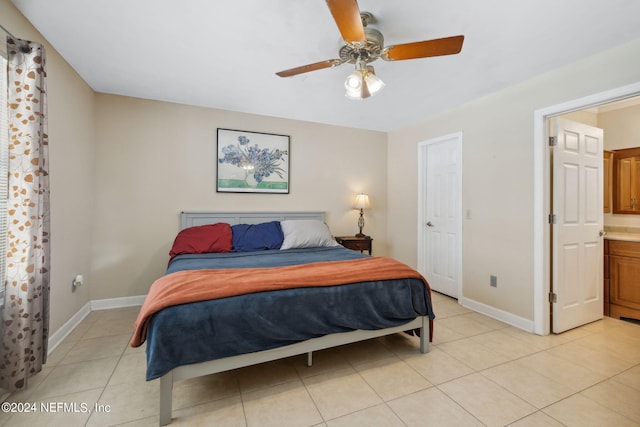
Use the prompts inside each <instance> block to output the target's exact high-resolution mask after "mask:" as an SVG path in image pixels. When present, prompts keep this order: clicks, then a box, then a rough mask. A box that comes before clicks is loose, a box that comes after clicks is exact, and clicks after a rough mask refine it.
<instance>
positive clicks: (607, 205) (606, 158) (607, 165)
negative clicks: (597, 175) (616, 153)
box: [602, 150, 613, 213]
mask: <svg viewBox="0 0 640 427" xmlns="http://www.w3.org/2000/svg"><path fill="white" fill-rule="evenodd" d="M602 159H603V170H602V176H603V177H604V203H603V206H604V213H611V197H612V195H611V192H612V191H611V190H612V185H611V181H612V179H611V178H612V170H611V169H612V163H613V151H607V150H605V151H604V154H603V156H602Z"/></svg>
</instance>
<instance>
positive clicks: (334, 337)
mask: <svg viewBox="0 0 640 427" xmlns="http://www.w3.org/2000/svg"><path fill="white" fill-rule="evenodd" d="M291 219H317V220H321V221H324V220H325V215H324V212H182V213H181V215H180V228H181V229H183V228H186V227H191V226H195V225H203V224H214V223H216V222H226V223H229V224H232V225H233V224H258V223H261V222H268V221H284V220H291ZM412 329H420V352H422V353H426V352H428V351H429V318H428V317H427V316H421V317H417V318H415V319H414V320H412V321H410V322H408V323H405V324H404V325H400V326H394V327H392V328H385V329H379V330H375V331H365V330H355V331H350V332H341V333H335V334H329V335H325V336H322V337H318V338H312V339H309V340H306V341H302V342H299V343H296V344H291V345H288V346H284V347H279V348H274V349H270V350H263V351H259V352H255V353H248V354H240V355H237V356H231V357H225V358H222V359H217V360H212V361H209V362H203V363H195V364H192V365H184V366H179V367H177V368H174V369H173V370H171V371H170V372H168V373H167V374H165V375H163V376H162V377H160V425H161V426H164V425H167V424H170V423H171V411H172V403H173V402H172V392H173V384H174V383H175V382H176V381H180V380H186V379H189V378H195V377H200V376H203V375H210V374H215V373H218V372H224V371H229V370H232V369H238V368H243V367H246V366H251V365H256V364H259V363H264V362H270V361H272V360H277V359H282V358H285V357H291V356H296V355H300V354H305V353H306V354H307V366H311V365H312V362H313V358H312V356H313V352H314V351H318V350H322V349H326V348H331V347H336V346H339V345H343V344H349V343H354V342H358V341H363V340H368V339H371V338H377V337H381V336H385V335H391V334H395V333H398V332H403V331H406V330H412Z"/></svg>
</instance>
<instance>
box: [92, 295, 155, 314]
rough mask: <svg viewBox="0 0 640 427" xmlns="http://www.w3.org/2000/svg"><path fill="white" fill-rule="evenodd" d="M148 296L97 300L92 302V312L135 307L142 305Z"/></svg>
mask: <svg viewBox="0 0 640 427" xmlns="http://www.w3.org/2000/svg"><path fill="white" fill-rule="evenodd" d="M146 297H147V296H146V295H136V296H133V297H121V298H109V299H97V300H93V301H91V311H96V310H109V309H111V308H123V307H134V306H137V305H142V303H143V302H144V299H145V298H146Z"/></svg>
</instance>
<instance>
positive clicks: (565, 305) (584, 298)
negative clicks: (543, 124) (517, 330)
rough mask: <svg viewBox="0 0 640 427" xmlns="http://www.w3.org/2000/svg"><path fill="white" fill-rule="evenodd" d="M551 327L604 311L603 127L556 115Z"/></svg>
mask: <svg viewBox="0 0 640 427" xmlns="http://www.w3.org/2000/svg"><path fill="white" fill-rule="evenodd" d="M554 132H555V137H556V145H555V146H554V148H553V196H552V206H553V213H554V214H555V216H556V218H555V224H552V226H551V227H552V241H553V243H552V245H553V246H552V251H551V252H552V267H551V268H552V278H551V279H552V283H551V287H552V293H553V294H555V297H554V296H553V294H552V298H551V299H552V300H555V301H554V302H553V303H552V310H551V312H552V316H553V319H552V332H555V333H560V332H563V331H566V330H568V329H571V328H575V327H577V326H580V325H584V324H585V323H589V322H593V321H594V320H598V319H601V318H602V316H603V291H604V285H603V262H604V258H603V237H602V233H601V232H602V230H603V213H602V209H603V206H602V205H603V195H602V191H603V176H602V169H603V164H602V156H603V153H602V149H603V143H602V134H603V132H602V129H598V128H594V127H591V126H587V125H585V124H582V123H575V122H571V121H569V120H564V119H559V118H558V119H555V123H554Z"/></svg>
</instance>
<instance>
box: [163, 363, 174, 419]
mask: <svg viewBox="0 0 640 427" xmlns="http://www.w3.org/2000/svg"><path fill="white" fill-rule="evenodd" d="M172 392H173V372H171V371H170V372H169V373H167V374H164V375H163V376H162V377H160V425H161V426H166V425H168V424H171V405H172V403H173V402H172V396H171V394H172Z"/></svg>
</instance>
